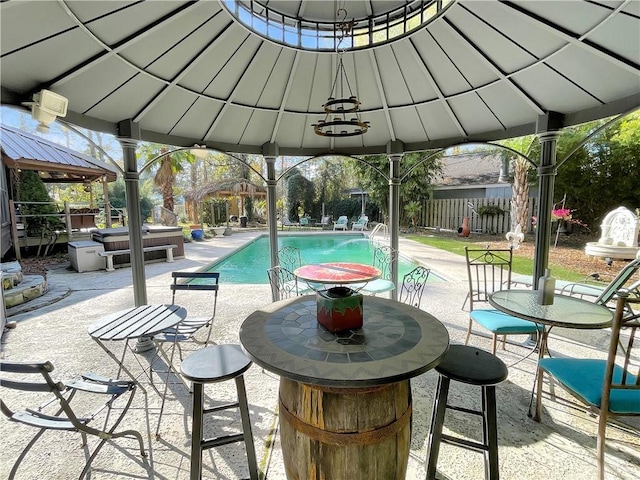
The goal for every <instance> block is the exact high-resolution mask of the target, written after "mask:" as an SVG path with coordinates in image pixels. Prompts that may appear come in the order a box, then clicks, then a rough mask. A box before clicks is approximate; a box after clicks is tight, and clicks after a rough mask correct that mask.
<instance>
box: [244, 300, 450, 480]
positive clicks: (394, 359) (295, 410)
mask: <svg viewBox="0 0 640 480" xmlns="http://www.w3.org/2000/svg"><path fill="white" fill-rule="evenodd" d="M316 313H317V305H316V299H315V296H311V295H309V296H304V297H297V298H294V299H287V300H282V301H279V302H275V303H272V304H271V305H269V306H267V307H265V308H263V309H260V310H257V311H256V312H254V313H252V314H251V315H249V316H248V317H247V318H246V320H245V321H244V322H243V324H242V326H241V328H240V342H241V343H242V346H243V348H244V350H245V352H246V353H247V355H248V356H249V357H250V358H251V359H252V360H253V361H254V362H255V363H256V364H258V365H260V366H262V367H263V368H264V369H266V370H269V371H271V372H274V373H276V374H278V375H280V377H281V378H280V402H279V414H280V426H281V440H282V451H283V456H284V463H285V470H286V472H287V477H288V478H306V476H307V475H308V472H312V471H316V472H319V474H320V475H321V476H322V475H324V477H326V478H349V480H358V479H363V480H364V479H367V480H368V479H370V478H376V476H377V478H385V479H393V478H396V479H400V478H402V479H403V478H404V477H405V474H406V467H407V462H408V456H409V443H410V440H411V429H410V419H411V414H412V403H411V387H410V385H409V379H410V378H412V377H415V376H417V375H420V374H421V373H424V372H426V371H427V370H430V369H431V368H433V367H435V366H436V365H438V363H440V361H441V359H442V357H443V356H444V354H445V353H446V352H447V350H448V348H449V334H448V333H447V329H446V328H445V327H444V325H442V323H441V322H440V321H438V320H437V319H436V318H435V317H433V316H432V315H430V314H428V313H427V312H425V311H423V310H419V309H417V308H415V307H412V306H410V305H405V304H403V303H400V302H396V301H393V300H388V299H383V298H377V297H366V298H365V300H364V323H363V326H362V328H357V329H352V330H345V331H342V332H337V333H331V332H329V331H328V330H326V329H325V328H324V327H322V326H321V325H320V324H318V322H317V318H316ZM355 451H357V452H358V457H359V460H358V461H357V462H355V461H353V460H349V458H351V457H350V456H349V455H350V453H349V452H351V454H353V452H355Z"/></svg>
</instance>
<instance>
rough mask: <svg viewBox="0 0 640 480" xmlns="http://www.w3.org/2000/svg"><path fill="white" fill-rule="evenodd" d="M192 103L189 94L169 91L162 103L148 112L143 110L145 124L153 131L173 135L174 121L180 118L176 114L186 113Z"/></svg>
mask: <svg viewBox="0 0 640 480" xmlns="http://www.w3.org/2000/svg"><path fill="white" fill-rule="evenodd" d="M193 101H194V97H193V95H191V94H190V93H188V92H185V91H184V90H178V89H171V90H169V91H168V92H167V94H166V95H165V97H164V101H162V102H159V103H157V104H154V105H152V106H150V107H149V109H148V110H145V117H148V119H147V120H146V122H145V123H146V124H147V125H148V126H149V128H151V129H152V130H154V131H160V132H167V133H172V134H175V133H176V131H175V128H176V123H177V122H176V119H177V118H180V117H178V116H177V115H176V113H178V112H188V111H189V108H191V105H192V104H193ZM183 118H184V117H183ZM205 118H206V117H205ZM178 123H179V122H178Z"/></svg>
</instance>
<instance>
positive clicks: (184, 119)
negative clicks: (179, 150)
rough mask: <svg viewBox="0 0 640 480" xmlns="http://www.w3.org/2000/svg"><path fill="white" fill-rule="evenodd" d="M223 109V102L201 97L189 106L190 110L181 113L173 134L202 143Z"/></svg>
mask: <svg viewBox="0 0 640 480" xmlns="http://www.w3.org/2000/svg"><path fill="white" fill-rule="evenodd" d="M222 107H223V103H222V102H216V101H213V100H209V99H206V98H202V97H199V98H198V99H197V100H196V101H195V102H194V103H193V104H191V105H189V107H188V109H185V111H184V112H181V113H182V115H181V117H180V120H178V122H177V124H176V125H175V127H174V131H173V133H174V134H175V135H178V136H180V137H187V138H195V139H197V141H194V143H201V140H202V139H204V137H205V135H206V133H207V130H208V129H209V127H210V126H211V125H212V124H213V122H214V120H215V119H216V118H217V117H218V115H219V113H220V110H222ZM174 113H175V112H174Z"/></svg>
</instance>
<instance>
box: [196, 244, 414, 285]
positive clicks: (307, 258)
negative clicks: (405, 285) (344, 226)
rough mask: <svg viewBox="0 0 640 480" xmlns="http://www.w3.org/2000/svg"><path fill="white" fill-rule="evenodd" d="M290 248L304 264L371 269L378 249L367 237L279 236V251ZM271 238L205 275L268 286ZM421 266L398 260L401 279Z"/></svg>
mask: <svg viewBox="0 0 640 480" xmlns="http://www.w3.org/2000/svg"><path fill="white" fill-rule="evenodd" d="M286 245H289V246H293V247H297V248H299V249H300V256H301V259H302V264H303V265H307V264H313V263H326V262H356V263H364V264H368V265H370V264H371V263H372V262H373V251H374V250H375V246H374V245H371V243H370V242H369V239H367V238H366V237H365V236H364V235H361V234H357V235H345V234H340V235H331V234H321V233H316V234H312V235H290V236H287V235H279V236H278V249H280V248H282V247H284V246H286ZM270 259H271V256H270V253H269V237H268V236H262V237H258V238H256V239H255V240H254V241H252V242H250V243H249V244H247V245H245V246H244V247H242V248H240V249H239V250H236V251H235V252H234V253H232V254H230V255H229V256H227V257H224V258H222V259H221V260H219V261H217V262H215V263H212V264H211V265H209V266H208V267H206V269H205V270H206V271H209V272H220V281H221V282H224V283H228V284H229V283H232V284H266V283H269V279H268V278H267V269H269V268H271V260H270ZM417 265H418V264H417V263H415V262H412V261H410V260H408V259H406V258H404V257H400V260H399V277H400V278H402V276H403V275H404V274H406V273H408V272H409V271H411V270H412V269H413V268H414V267H416V266H417Z"/></svg>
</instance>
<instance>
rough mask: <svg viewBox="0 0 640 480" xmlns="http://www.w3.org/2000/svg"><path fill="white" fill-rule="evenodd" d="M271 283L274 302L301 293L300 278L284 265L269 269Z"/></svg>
mask: <svg viewBox="0 0 640 480" xmlns="http://www.w3.org/2000/svg"><path fill="white" fill-rule="evenodd" d="M267 275H268V276H269V283H270V284H271V296H272V300H273V301H274V302H277V301H278V300H283V299H285V298H291V297H296V296H298V295H299V293H300V292H299V289H298V278H297V277H296V276H295V275H294V274H293V273H292V272H290V271H289V270H287V269H286V268H284V267H282V266H277V267H273V268H270V269H268V270H267Z"/></svg>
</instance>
